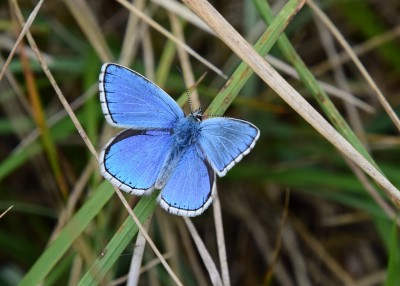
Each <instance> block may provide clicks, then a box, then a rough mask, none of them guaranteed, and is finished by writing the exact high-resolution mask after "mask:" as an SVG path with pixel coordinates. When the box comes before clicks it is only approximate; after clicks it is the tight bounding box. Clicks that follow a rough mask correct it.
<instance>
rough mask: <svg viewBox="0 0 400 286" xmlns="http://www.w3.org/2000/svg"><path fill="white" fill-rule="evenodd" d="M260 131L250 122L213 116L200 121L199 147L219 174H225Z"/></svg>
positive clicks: (251, 146) (244, 153)
mask: <svg viewBox="0 0 400 286" xmlns="http://www.w3.org/2000/svg"><path fill="white" fill-rule="evenodd" d="M259 136H260V131H259V130H258V128H257V127H255V126H254V125H253V124H251V123H250V122H247V121H244V120H240V119H235V118H227V117H215V118H210V119H207V120H204V121H202V122H201V123H200V137H199V142H198V144H199V147H200V149H202V151H203V152H204V154H206V157H207V159H208V161H209V162H210V164H211V165H212V167H213V169H214V170H215V172H216V173H217V174H218V175H219V176H225V174H226V172H227V171H228V170H230V169H231V168H232V167H233V166H234V165H235V164H236V163H238V162H239V161H240V160H241V159H242V158H243V156H244V155H246V154H248V153H249V152H250V150H251V149H252V148H253V147H254V145H255V142H256V141H257V139H258V137H259Z"/></svg>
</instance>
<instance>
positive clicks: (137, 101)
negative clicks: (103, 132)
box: [99, 63, 260, 216]
mask: <svg viewBox="0 0 400 286" xmlns="http://www.w3.org/2000/svg"><path fill="white" fill-rule="evenodd" d="M99 90H100V102H101V107H102V109H103V113H104V116H105V118H106V119H107V121H108V123H110V124H111V125H113V126H116V127H120V128H126V129H125V130H123V131H122V132H120V133H119V134H118V135H117V136H115V137H114V138H112V139H111V140H110V141H109V142H108V144H107V145H106V146H105V147H104V149H103V150H102V152H101V154H100V160H99V161H100V170H101V175H102V176H103V177H104V178H106V179H107V180H109V181H110V183H111V184H112V185H114V186H116V187H118V188H119V189H121V190H123V191H125V192H128V193H133V194H135V195H143V194H150V193H151V192H152V191H153V190H154V189H159V190H161V192H160V195H159V197H158V202H159V204H160V205H161V207H162V208H164V209H165V210H166V211H168V212H170V213H172V214H175V215H181V216H197V215H199V214H201V213H202V212H203V211H204V210H205V209H206V208H207V207H208V206H209V205H210V203H211V200H212V194H213V192H214V190H215V180H216V176H215V174H218V176H220V177H222V176H225V174H226V172H227V171H228V170H229V169H231V168H232V167H233V166H234V165H235V164H236V163H237V162H239V161H240V160H241V159H242V158H243V156H244V155H246V154H248V153H249V152H250V150H251V149H252V148H253V147H254V145H255V142H256V140H257V139H258V137H259V135H260V131H259V130H258V129H257V127H255V126H254V125H253V124H251V123H249V122H247V121H243V120H239V119H233V118H226V117H213V118H210V119H207V120H204V121H202V117H203V115H202V114H201V109H200V110H197V111H195V112H191V113H190V114H189V115H187V116H185V114H184V113H183V111H182V109H181V108H180V107H179V106H178V104H177V103H176V102H175V101H174V100H173V99H172V98H171V97H170V96H169V95H168V94H167V93H166V92H164V91H163V90H162V89H161V88H160V87H158V86H157V85H155V84H154V83H152V82H151V81H149V80H148V79H146V78H145V77H143V76H142V75H140V74H138V73H136V72H134V71H133V70H130V69H128V68H126V67H123V66H120V65H117V64H112V63H106V64H104V65H103V66H102V68H101V73H100V76H99Z"/></svg>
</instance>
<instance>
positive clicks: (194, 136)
mask: <svg viewBox="0 0 400 286" xmlns="http://www.w3.org/2000/svg"><path fill="white" fill-rule="evenodd" d="M199 133H200V121H199V120H198V119H197V118H196V117H195V116H193V115H192V114H189V115H188V116H187V117H184V118H181V119H179V120H178V121H177V123H176V125H175V126H174V128H173V130H172V136H173V143H172V145H171V148H170V152H169V154H168V155H167V157H166V159H165V161H164V164H163V166H162V168H161V172H160V175H159V176H158V179H157V181H156V184H155V187H156V188H157V189H161V188H163V187H164V186H165V184H166V183H167V180H168V178H169V177H170V175H171V173H172V171H173V170H174V169H175V167H176V166H177V164H178V163H179V160H180V158H181V157H182V155H183V154H184V153H185V152H186V151H187V150H188V149H189V148H190V147H193V145H194V144H196V143H197V140H198V137H199Z"/></svg>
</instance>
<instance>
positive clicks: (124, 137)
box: [100, 129, 172, 195]
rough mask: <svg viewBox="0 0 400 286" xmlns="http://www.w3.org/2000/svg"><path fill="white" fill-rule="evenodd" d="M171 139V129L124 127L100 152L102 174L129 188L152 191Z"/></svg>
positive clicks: (124, 189) (120, 187) (134, 191)
mask: <svg viewBox="0 0 400 286" xmlns="http://www.w3.org/2000/svg"><path fill="white" fill-rule="evenodd" d="M171 143H172V136H171V134H170V131H169V130H133V129H127V130H124V131H122V132H120V133H119V134H118V135H117V136H115V137H114V138H113V139H111V140H110V142H109V143H108V144H107V145H106V147H105V148H104V149H103V151H102V153H101V154H100V168H101V170H100V171H101V174H102V176H103V177H105V178H106V179H107V180H109V181H110V182H111V183H112V184H113V185H114V186H116V187H118V188H119V189H121V190H123V191H125V192H128V193H133V194H136V195H142V194H144V193H150V192H151V191H152V190H153V189H154V184H155V181H156V179H157V176H158V175H159V173H160V169H161V166H162V164H163V163H164V160H165V158H166V156H167V154H168V151H169V149H170V147H171Z"/></svg>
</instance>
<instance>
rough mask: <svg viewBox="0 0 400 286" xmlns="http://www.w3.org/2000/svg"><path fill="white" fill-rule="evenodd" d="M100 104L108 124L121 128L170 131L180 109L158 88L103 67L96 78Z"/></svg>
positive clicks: (125, 70)
mask: <svg viewBox="0 0 400 286" xmlns="http://www.w3.org/2000/svg"><path fill="white" fill-rule="evenodd" d="M99 89H100V101H101V106H102V109H103V113H104V116H105V117H106V119H107V121H108V122H109V123H110V124H112V125H114V126H117V127H123V128H135V129H143V128H171V127H172V125H173V124H174V123H175V122H176V121H177V120H178V119H179V118H181V117H184V113H183V111H182V109H181V108H180V107H179V106H178V104H177V103H176V102H175V101H174V100H173V99H172V98H171V97H170V96H169V95H168V94H167V93H166V92H165V91H163V90H162V89H161V88H159V87H158V86H157V85H155V84H154V83H152V82H151V81H149V80H148V79H146V78H145V77H143V76H141V75H140V74H138V73H136V72H134V71H132V70H130V69H128V68H125V67H123V66H120V65H116V64H104V65H103V66H102V68H101V73H100V77H99Z"/></svg>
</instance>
